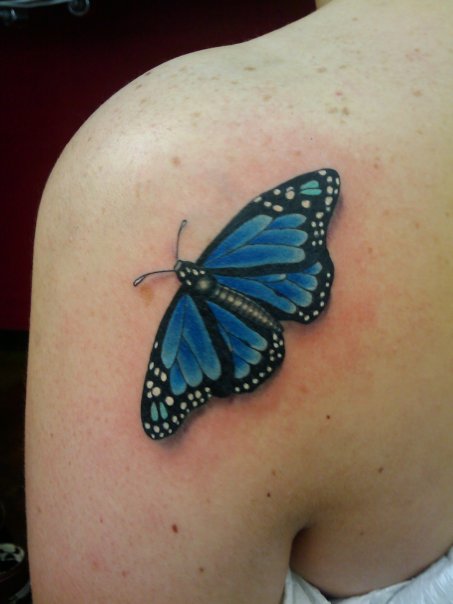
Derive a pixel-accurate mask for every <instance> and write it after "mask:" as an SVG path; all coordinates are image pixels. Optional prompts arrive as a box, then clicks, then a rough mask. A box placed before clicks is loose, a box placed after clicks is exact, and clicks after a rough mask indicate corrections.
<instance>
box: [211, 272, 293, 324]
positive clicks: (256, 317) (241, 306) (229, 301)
mask: <svg viewBox="0 0 453 604" xmlns="http://www.w3.org/2000/svg"><path fill="white" fill-rule="evenodd" d="M209 299H210V300H212V301H213V302H217V303H218V304H220V305H221V306H223V307H224V308H226V309H228V310H231V311H232V312H234V313H235V314H236V315H238V316H239V317H242V318H243V319H248V320H249V321H252V322H253V323H256V324H258V325H261V326H263V327H266V328H267V329H272V330H274V331H277V332H279V331H283V328H282V326H281V325H280V323H279V322H278V321H276V320H275V319H274V318H273V317H272V315H271V314H270V313H268V312H267V311H266V310H265V309H264V308H263V307H262V306H260V305H259V304H257V303H256V302H254V301H253V300H251V299H250V298H248V297H246V296H244V295H242V294H240V293H239V292H237V291H235V290H234V289H230V288H229V287H225V286H224V285H220V284H219V283H216V286H215V288H214V289H213V291H212V293H211V294H210V296H209Z"/></svg>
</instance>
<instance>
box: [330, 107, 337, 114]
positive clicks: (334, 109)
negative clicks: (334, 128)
mask: <svg viewBox="0 0 453 604" xmlns="http://www.w3.org/2000/svg"><path fill="white" fill-rule="evenodd" d="M327 113H338V107H328V108H327Z"/></svg>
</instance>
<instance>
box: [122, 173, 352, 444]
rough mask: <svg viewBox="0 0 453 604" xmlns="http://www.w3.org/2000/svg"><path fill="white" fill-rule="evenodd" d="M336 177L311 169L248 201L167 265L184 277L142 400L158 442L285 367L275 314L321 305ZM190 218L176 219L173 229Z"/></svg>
mask: <svg viewBox="0 0 453 604" xmlns="http://www.w3.org/2000/svg"><path fill="white" fill-rule="evenodd" d="M339 190H340V179H339V176H338V174H337V172H335V170H332V169H324V170H318V171H316V172H310V173H307V174H303V175H300V176H296V177H295V178H293V179H291V180H289V181H287V182H285V183H282V184H280V185H278V186H277V187H274V188H273V189H271V190H269V191H267V192H266V193H262V194H261V195H259V196H258V197H256V198H255V199H253V200H252V201H250V202H249V203H248V204H247V205H246V206H245V207H244V208H243V209H242V210H241V211H240V212H239V213H238V214H237V215H236V216H235V217H234V218H233V219H232V220H231V221H230V222H229V223H228V224H227V225H226V226H225V228H224V229H223V230H222V231H221V232H220V233H219V234H218V235H217V237H216V238H215V239H214V240H213V241H212V242H211V243H210V244H209V245H208V247H207V248H206V249H205V250H204V252H203V253H202V254H201V256H200V257H199V258H198V260H197V261H196V262H189V261H186V260H180V259H179V258H178V254H177V260H176V264H175V266H174V268H173V269H171V270H168V271H154V272H153V273H146V274H144V275H141V276H140V277H138V278H137V279H136V280H135V281H134V285H139V284H140V283H141V282H142V281H143V280H144V279H145V278H146V277H147V276H148V275H151V274H155V273H159V272H174V273H176V276H177V277H178V279H179V281H180V282H181V286H180V288H179V290H178V291H177V292H176V295H175V296H174V298H173V300H172V301H171V303H170V306H169V307H168V309H167V312H166V313H165V315H164V318H163V320H162V322H161V324H160V326H159V329H158V331H157V335H156V339H155V342H154V345H153V348H152V351H151V356H150V360H149V363H148V366H147V370H146V376H145V382H144V386H143V395H142V402H141V417H142V423H143V427H144V430H145V432H146V434H147V435H148V436H150V437H151V438H152V439H155V440H159V439H163V438H166V437H167V436H170V435H172V434H174V433H175V432H176V431H177V430H178V428H180V426H181V425H182V424H183V422H184V420H185V419H186V418H187V416H188V415H189V414H190V413H191V411H193V410H194V409H197V408H198V407H200V406H202V405H204V404H206V403H207V402H208V401H209V399H211V398H212V397H226V396H231V395H236V394H242V393H248V392H253V391H254V390H255V389H256V388H258V386H260V385H261V384H262V383H263V382H265V381H266V380H267V379H268V378H269V377H270V376H271V375H272V374H273V373H274V372H275V370H276V369H277V368H278V367H279V366H280V365H281V364H282V362H283V359H284V356H285V343H284V339H283V326H282V324H281V323H280V321H297V322H298V323H305V324H308V323H311V321H314V320H315V319H316V318H317V317H319V315H320V314H321V313H322V311H323V310H324V309H325V308H326V306H327V302H328V299H329V294H330V290H331V286H332V282H333V277H334V267H333V263H332V260H331V259H330V256H329V252H328V250H327V246H326V236H327V228H328V225H329V221H330V218H331V216H332V213H333V211H334V208H335V205H336V202H337V200H338V196H339ZM185 223H186V221H183V223H181V227H180V229H179V233H178V242H179V235H180V233H181V230H182V227H183V226H184V225H185Z"/></svg>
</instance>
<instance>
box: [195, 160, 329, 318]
mask: <svg viewBox="0 0 453 604" xmlns="http://www.w3.org/2000/svg"><path fill="white" fill-rule="evenodd" d="M339 189H340V179H339V176H338V174H337V172H335V170H330V169H325V170H318V171H317V172H311V173H308V174H304V175H302V176H298V177H296V178H294V179H292V180H290V181H288V182H286V183H283V184H282V185H280V186H278V187H277V188H274V189H272V190H270V191H267V192H266V193H263V194H262V195H260V196H259V197H257V198H255V199H254V200H252V201H251V202H250V203H249V204H247V206H245V208H244V209H243V210H242V211H241V212H239V214H238V215H237V216H236V217H235V218H233V220H232V221H231V222H230V223H229V224H228V225H227V226H226V227H225V229H224V230H223V231H222V232H221V233H220V235H219V236H218V237H217V238H216V239H215V240H214V241H213V242H212V243H211V244H210V245H209V246H208V248H207V249H206V250H205V252H204V253H203V254H202V256H201V257H200V259H199V260H198V263H199V264H201V265H203V266H205V267H206V268H208V269H209V270H211V271H212V272H213V273H214V274H215V276H216V278H217V280H218V282H219V283H220V284H222V285H225V286H227V287H230V288H232V289H234V290H236V291H239V292H241V293H242V294H244V295H246V296H248V297H251V298H253V299H254V300H256V301H257V302H259V303H260V304H261V305H262V306H263V307H264V308H266V310H267V311H268V312H270V313H271V314H272V315H273V316H274V317H275V318H276V319H279V320H293V321H299V322H302V323H309V322H311V321H313V320H315V319H316V318H317V317H318V316H319V314H320V313H321V312H322V311H323V310H324V309H325V307H326V305H327V301H328V299H329V294H330V288H331V285H332V281H333V277H334V267H333V263H332V260H331V258H330V256H329V253H328V250H327V247H326V235H327V228H328V225H329V222H330V218H331V216H332V212H333V210H334V208H335V205H336V203H337V200H338V196H339Z"/></svg>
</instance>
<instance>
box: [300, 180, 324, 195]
mask: <svg viewBox="0 0 453 604" xmlns="http://www.w3.org/2000/svg"><path fill="white" fill-rule="evenodd" d="M300 192H301V193H303V194H304V195H321V193H322V191H321V189H320V188H319V182H318V181H317V180H310V181H309V182H306V183H304V184H303V185H301V187H300Z"/></svg>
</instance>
